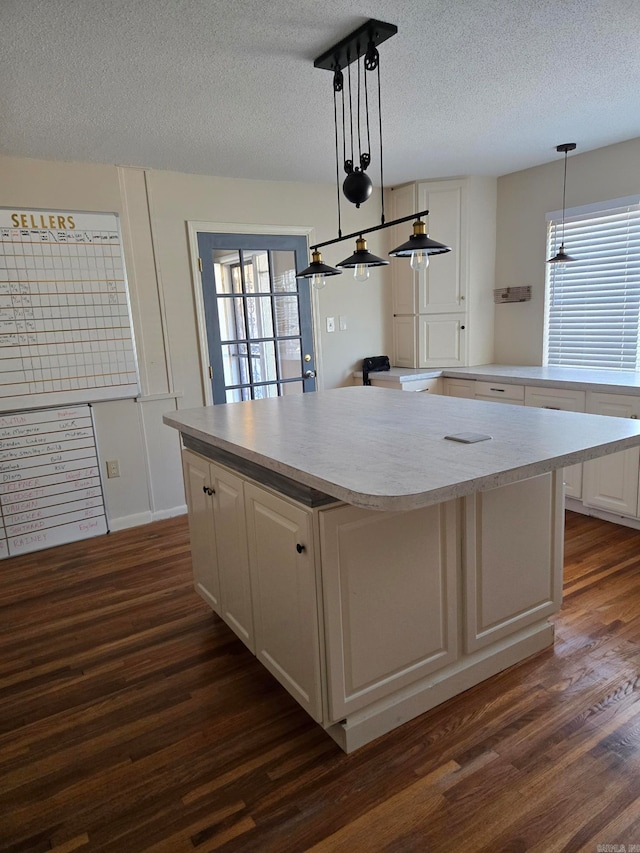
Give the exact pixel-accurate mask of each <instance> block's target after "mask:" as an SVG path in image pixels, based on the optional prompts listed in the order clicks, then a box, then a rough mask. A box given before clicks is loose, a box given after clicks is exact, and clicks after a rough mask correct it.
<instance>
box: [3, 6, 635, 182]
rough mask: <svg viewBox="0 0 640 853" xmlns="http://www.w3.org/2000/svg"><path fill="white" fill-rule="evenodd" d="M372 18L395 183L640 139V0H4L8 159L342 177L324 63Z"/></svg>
mask: <svg viewBox="0 0 640 853" xmlns="http://www.w3.org/2000/svg"><path fill="white" fill-rule="evenodd" d="M368 18H378V19H380V20H383V21H390V22H392V23H395V24H396V25H397V26H398V34H397V35H395V36H394V37H393V38H391V39H390V40H389V41H388V42H386V43H385V44H383V45H381V47H380V57H381V72H382V107H383V124H384V155H385V164H384V165H385V183H387V184H394V183H401V182H403V181H408V180H412V179H415V178H428V177H443V176H451V175H462V174H489V175H501V174H505V173H508V172H512V171H515V170H518V169H522V168H525V167H528V166H533V165H536V164H539V163H544V162H547V161H549V160H553V159H554V158H556V157H558V155H557V154H556V153H555V146H556V145H557V144H558V143H561V142H567V141H575V142H577V143H578V153H579V152H580V151H585V150H588V149H592V148H598V147H600V146H603V145H608V144H611V143H614V142H619V141H622V140H625V139H630V138H633V137H636V136H640V109H639V107H640V97H639V93H640V2H638V0H554V2H549V0H367V2H364V0H313V2H311V0H243V2H238V0H236V2H234V0H40V2H38V0H0V152H2V153H5V154H15V155H20V156H25V157H39V158H46V159H57V160H80V161H96V162H103V163H118V164H125V165H140V166H147V167H152V168H158V169H173V170H177V171H183V172H196V173H202V174H210V175H223V176H231V177H246V178H264V179H269V180H293V181H298V180H311V181H333V180H335V165H334V159H333V102H332V90H331V80H332V78H331V74H330V73H329V72H327V71H320V70H316V69H315V68H314V67H313V59H314V58H315V57H316V56H317V55H318V54H320V53H322V52H323V51H324V50H326V49H327V48H329V47H330V46H331V45H332V44H334V43H335V42H337V41H338V40H339V39H341V38H343V37H344V36H345V35H347V34H348V33H349V32H351V31H352V30H353V29H355V28H356V27H357V26H359V25H360V24H362V23H364V21H365V20H367V19H368ZM374 150H375V149H374ZM375 159H376V160H377V157H376V158H375ZM370 171H371V174H372V176H373V177H374V179H376V177H377V172H376V167H375V165H374V166H372V168H371V170H370ZM376 183H377V180H376Z"/></svg>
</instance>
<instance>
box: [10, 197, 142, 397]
mask: <svg viewBox="0 0 640 853" xmlns="http://www.w3.org/2000/svg"><path fill="white" fill-rule="evenodd" d="M138 393H139V382H138V372H137V363H136V354H135V345H134V339H133V330H132V325H131V314H130V308H129V296H128V289H127V280H126V272H125V265H124V254H123V250H122V241H121V237H120V228H119V222H118V217H117V215H116V214H113V213H66V212H65V213H59V212H56V213H51V212H49V211H40V210H26V211H25V210H11V209H0V411H9V410H11V411H12V410H16V409H20V408H27V407H28V408H33V407H35V406H52V405H70V404H74V403H81V402H96V401H99V400H113V399H121V398H125V397H135V396H136V395H137V394H138Z"/></svg>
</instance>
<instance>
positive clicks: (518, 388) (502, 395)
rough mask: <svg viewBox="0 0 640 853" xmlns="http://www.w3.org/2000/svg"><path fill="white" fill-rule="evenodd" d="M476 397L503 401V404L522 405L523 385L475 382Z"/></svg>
mask: <svg viewBox="0 0 640 853" xmlns="http://www.w3.org/2000/svg"><path fill="white" fill-rule="evenodd" d="M476 397H482V398H483V399H485V400H486V399H494V400H504V402H505V403H523V402H524V385H509V384H506V383H505V384H501V383H500V382H476Z"/></svg>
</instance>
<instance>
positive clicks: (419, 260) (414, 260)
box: [410, 249, 429, 272]
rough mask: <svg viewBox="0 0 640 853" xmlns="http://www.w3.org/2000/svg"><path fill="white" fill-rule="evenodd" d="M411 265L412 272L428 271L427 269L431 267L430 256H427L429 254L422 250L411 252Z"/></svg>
mask: <svg viewBox="0 0 640 853" xmlns="http://www.w3.org/2000/svg"><path fill="white" fill-rule="evenodd" d="M410 264H411V269H412V270H415V271H416V272H422V271H423V270H426V268H427V267H428V266H429V255H428V254H427V252H423V251H422V250H420V249H418V250H417V251H415V252H411V261H410Z"/></svg>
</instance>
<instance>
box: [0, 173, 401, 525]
mask: <svg viewBox="0 0 640 853" xmlns="http://www.w3.org/2000/svg"><path fill="white" fill-rule="evenodd" d="M0 206H2V207H11V208H22V209H25V208H26V209H28V208H46V209H52V210H58V209H60V210H93V211H115V212H117V213H119V214H120V216H121V225H122V233H123V241H124V246H125V257H126V263H127V274H128V279H129V288H130V293H131V304H132V313H133V322H134V329H135V335H136V345H137V350H138V358H139V363H140V377H141V386H142V395H141V397H140V399H139V400H138V401H133V400H123V401H115V402H106V403H100V404H97V405H96V406H95V418H96V429H97V434H98V445H99V453H100V459H101V464H102V466H103V471H104V460H106V459H118V460H119V461H120V470H121V477H120V478H119V479H111V480H105V490H106V501H107V509H108V515H109V519H110V523H111V526H112V528H114V529H117V528H119V527H126V526H130V525H133V524H141V523H145V522H147V521H151V520H154V519H158V518H163V517H167V516H170V515H172V514H175V513H178V512H182V511H184V493H183V489H182V476H181V471H180V459H179V440H178V436H177V433H175V431H174V430H171V429H169V428H168V427H165V426H164V425H163V424H162V414H163V413H164V412H167V411H169V410H171V409H175V408H176V407H179V408H187V407H193V406H200V405H202V404H203V402H204V397H203V384H202V383H203V380H202V377H201V375H200V360H199V353H198V340H197V328H196V315H195V304H194V297H193V282H192V271H191V268H190V264H189V247H188V237H187V221H189V220H197V221H206V222H216V223H220V222H225V223H239V224H243V225H252V224H253V225H273V226H274V230H276V231H277V229H278V228H282V229H284V230H286V228H287V226H294V227H295V226H297V227H300V226H305V227H307V228H310V229H312V240H314V241H317V242H321V241H323V240H326V239H330V238H332V237H334V236H335V234H336V222H337V216H336V198H335V187H331V186H322V185H313V184H293V183H289V184H287V183H271V182H267V181H236V180H229V179H222V178H214V177H207V176H201V175H185V174H179V173H173V172H160V171H151V172H146V171H144V170H141V169H130V168H121V167H116V166H105V165H94V164H83V163H63V162H51V161H38V160H27V159H22V158H16V157H0ZM378 221H379V196H374V197H373V198H372V199H371V200H370V202H368V204H367V205H366V206H365V207H364V208H362V209H361V210H360V211H356V210H355V209H354V208H351V209H349V210H347V209H346V203H345V209H344V210H343V223H342V224H343V233H348V232H349V231H353V230H356V229H357V228H358V227H368V226H370V225H375V224H377V222H378ZM374 238H375V239H371V240H370V241H369V248H370V249H371V251H373V252H374V253H376V254H381V253H382V252H383V245H382V243H381V240H380V235H374ZM353 248H354V247H353V246H352V245H351V243H342V244H339V245H338V246H334V247H330V248H329V249H328V250H326V251H325V252H324V253H323V256H324V260H325V261H326V262H327V263H330V264H335V263H337V262H338V261H340V260H341V259H342V258H344V257H346V256H347V255H350V254H351V253H352V251H353ZM387 276H388V271H387V270H386V269H383V270H376V271H374V272H373V273H372V276H371V279H370V281H368V282H367V283H366V284H359V283H357V282H355V281H354V280H353V277H352V276H351V275H350V274H348V273H344V274H343V275H341V276H335V277H333V278H332V279H329V280H328V284H327V286H326V288H325V289H324V290H321V291H318V292H317V298H316V308H317V316H316V326H317V328H318V329H321V330H322V331H320V332H319V334H318V338H317V341H316V348H317V350H318V354H319V364H320V365H321V366H322V369H321V375H320V377H319V386H320V387H326V388H329V387H335V386H338V385H343V384H349V383H350V374H351V371H352V370H353V369H354V368H355V367H356V366H357V365H358V362H359V360H360V359H361V358H362V356H364V355H373V354H379V353H382V352H389V351H390V349H391V295H390V286H389V282H388V281H387ZM198 284H199V282H196V286H197V285H198ZM340 315H343V316H345V317H346V318H347V325H348V329H347V331H345V332H335V333H333V334H327V333H326V331H324V329H325V322H324V318H325V317H326V316H335V317H336V318H337V317H338V316H340Z"/></svg>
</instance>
